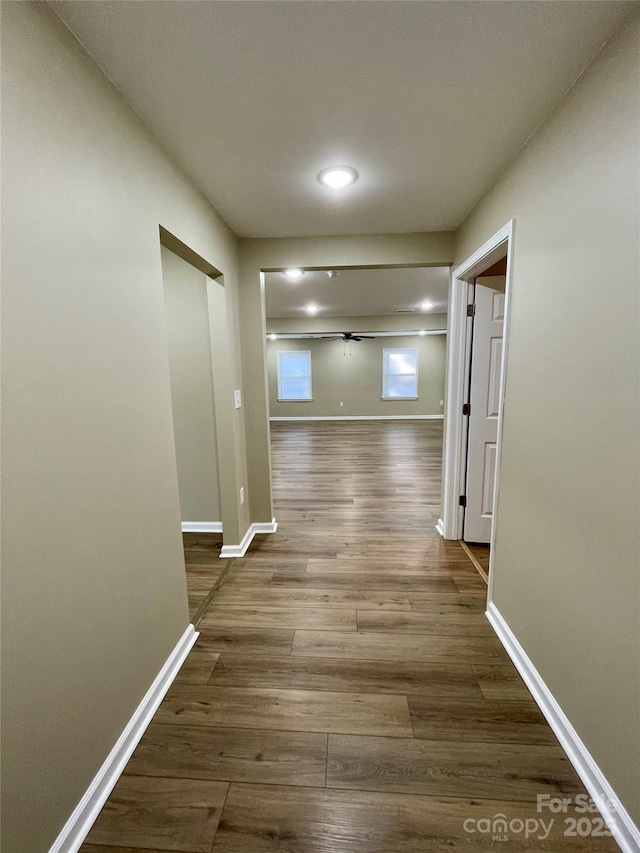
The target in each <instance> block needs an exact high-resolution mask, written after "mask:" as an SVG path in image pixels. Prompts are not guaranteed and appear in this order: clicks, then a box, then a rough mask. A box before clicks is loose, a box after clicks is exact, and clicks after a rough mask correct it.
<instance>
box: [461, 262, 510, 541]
mask: <svg viewBox="0 0 640 853" xmlns="http://www.w3.org/2000/svg"><path fill="white" fill-rule="evenodd" d="M480 282H482V284H481V283H480ZM504 285H505V277H504V276H494V277H485V278H478V279H476V286H475V315H474V320H473V343H472V347H471V387H470V394H469V402H470V405H471V411H470V414H469V432H468V445H467V447H468V449H467V486H466V499H467V504H466V509H465V513H464V539H465V540H466V541H467V542H485V543H489V542H490V541H491V524H492V522H493V492H494V487H495V476H496V447H497V440H498V407H499V402H500V377H501V370H502V336H503V329H504ZM494 288H495V289H494Z"/></svg>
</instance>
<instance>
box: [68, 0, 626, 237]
mask: <svg viewBox="0 0 640 853" xmlns="http://www.w3.org/2000/svg"><path fill="white" fill-rule="evenodd" d="M51 5H52V6H53V8H54V9H55V11H56V12H57V13H58V15H60V17H61V18H62V19H63V20H64V21H65V22H66V23H67V25H68V26H69V27H70V28H71V30H72V31H73V32H74V33H75V34H76V35H77V37H78V38H79V40H80V41H81V42H82V44H84V45H85V47H86V48H87V50H88V51H89V52H90V53H91V54H92V55H93V57H94V58H95V59H96V61H97V62H98V63H99V65H101V66H102V68H103V69H104V70H105V71H106V73H107V74H108V76H109V77H110V78H111V79H112V80H113V81H114V82H115V83H116V85H117V86H118V87H119V88H120V90H121V91H122V92H123V94H124V95H125V96H126V98H127V99H128V100H129V102H130V103H131V104H132V106H133V107H134V109H135V110H136V111H137V112H138V114H139V115H140V116H141V117H142V119H143V120H144V121H145V122H146V123H147V125H148V126H149V127H150V128H151V129H152V131H153V132H154V134H155V135H156V136H157V138H158V139H159V140H160V141H161V142H162V143H163V145H164V146H165V148H166V149H167V150H168V151H169V152H170V153H171V154H172V155H173V157H174V158H175V160H176V161H177V162H178V163H179V165H180V166H181V167H182V168H183V169H184V170H185V171H186V172H187V174H189V175H190V176H191V177H192V178H193V179H194V181H195V182H196V184H197V185H198V186H199V187H200V188H201V189H202V190H203V192H204V193H205V194H206V195H207V196H208V198H209V199H210V201H211V202H212V204H213V205H214V206H215V207H216V208H217V209H218V210H219V212H220V213H221V214H222V216H223V217H224V218H225V219H226V220H227V221H228V223H229V224H230V225H231V227H232V228H233V229H234V230H235V231H236V233H237V234H239V235H241V236H250V237H257V236H265V237H273V236H275V237H282V236H307V235H309V236H318V235H331V234H365V233H385V232H388V233H392V232H395V233H399V232H412V231H433V230H448V229H451V228H455V227H457V226H458V225H459V224H460V222H461V221H462V220H463V219H464V217H465V216H466V214H467V213H468V212H469V211H470V210H471V209H472V208H473V206H474V205H475V203H476V202H477V201H478V199H479V198H480V196H481V195H482V194H483V193H484V192H485V191H486V190H487V189H488V187H489V186H490V185H491V183H492V182H493V181H494V180H495V178H496V177H497V175H498V174H499V173H500V172H501V170H502V169H503V168H504V167H505V165H506V164H507V163H508V162H509V160H510V159H511V158H512V157H513V156H514V155H515V153H516V152H517V151H518V149H519V148H520V147H521V146H522V144H523V143H524V142H525V141H526V139H527V138H528V137H529V136H530V135H531V133H532V132H533V131H534V130H535V129H536V127H537V126H538V124H539V123H540V122H541V121H542V120H543V119H544V118H545V116H546V115H547V114H548V113H549V112H550V111H551V109H552V108H553V107H554V105H555V104H556V103H557V102H558V100H559V99H560V98H561V96H562V95H563V93H564V92H566V90H567V89H568V88H569V86H570V85H571V84H572V83H573V82H574V81H575V80H576V78H577V77H578V76H579V74H580V73H581V71H582V70H583V69H584V68H585V66H586V65H587V64H588V63H589V61H590V60H591V59H592V58H593V57H594V55H595V54H596V52H597V51H598V49H599V48H600V47H601V45H602V44H603V42H604V41H605V40H606V38H607V37H608V36H609V35H610V34H611V32H612V31H613V30H614V29H615V28H616V26H617V25H618V24H619V22H620V21H621V19H622V17H623V16H624V14H625V13H626V12H627V11H629V9H630V4H629V3H625V2H608V0H605V2H599V0H582V1H581V2H574V0H567V2H564V1H563V2H560V1H558V2H554V1H553V0H551V1H550V2H549V0H519V2H515V0H506V2H494V0H486V2H482V0H471V2H467V0H460V2H430V0H423V2H369V0H360V2H349V1H347V2H344V1H343V0H335V2H327V0H307V2H275V1H274V2H263V0H257V2H233V0H232V2H207V0H205V2H200V0H195V1H194V0H181V2H147V0H130V2H112V0H96V2H86V0H69V1H67V0H62V2H52V3H51ZM336 164H347V165H352V166H354V167H355V168H356V169H357V170H358V171H359V172H360V180H359V181H358V183H357V184H355V185H354V186H353V187H352V188H350V189H348V190H346V191H345V190H343V191H341V192H336V191H335V190H329V189H327V188H323V187H322V186H321V185H320V184H319V183H318V182H317V180H316V175H317V173H318V172H319V171H320V170H321V169H323V168H324V167H326V166H331V165H336Z"/></svg>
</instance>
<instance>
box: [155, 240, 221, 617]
mask: <svg viewBox="0 0 640 853" xmlns="http://www.w3.org/2000/svg"><path fill="white" fill-rule="evenodd" d="M160 252H161V265H162V283H163V294H164V306H165V319H166V331H167V355H168V363H169V380H170V390H171V414H172V420H173V434H174V443H175V454H176V457H175V458H176V474H177V485H178V497H179V505H180V519H181V531H182V544H183V552H184V560H185V572H186V580H187V596H188V604H189V616H190V619H191V621H192V623H193V624H194V625H197V623H198V622H199V620H200V618H202V616H203V615H204V612H206V608H207V606H208V603H209V602H210V600H211V597H212V594H213V591H215V589H216V588H217V586H219V584H220V582H221V579H222V577H223V573H224V570H225V567H226V563H225V561H221V560H220V552H221V549H222V547H223V518H224V514H225V507H224V500H223V492H222V489H221V473H222V475H224V461H223V460H222V459H221V454H220V447H219V436H220V435H224V420H225V411H224V409H225V407H224V404H223V403H224V397H223V396H222V397H221V395H220V393H219V387H218V386H219V385H220V382H221V377H220V375H219V374H220V372H221V369H222V366H223V365H222V366H221V361H222V362H224V358H222V359H221V358H220V354H219V353H218V352H217V349H216V344H217V345H218V346H219V341H220V338H224V332H225V331H226V326H225V324H226V317H225V310H224V301H225V293H224V280H223V278H222V276H221V274H220V273H219V272H218V271H217V270H215V269H214V268H213V267H211V266H210V265H209V264H207V263H206V262H205V261H203V259H201V258H199V256H196V255H195V253H193V252H191V251H190V250H189V249H188V247H186V246H184V244H182V243H181V242H180V241H178V240H177V239H176V238H174V237H172V235H170V234H168V232H165V231H164V230H163V229H161V245H160ZM221 401H222V404H221Z"/></svg>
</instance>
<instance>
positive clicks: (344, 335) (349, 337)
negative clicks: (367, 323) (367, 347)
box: [322, 332, 375, 341]
mask: <svg viewBox="0 0 640 853" xmlns="http://www.w3.org/2000/svg"><path fill="white" fill-rule="evenodd" d="M322 339H323V340H328V339H331V340H338V339H341V340H343V341H364V340H367V341H373V340H375V335H354V334H353V332H339V333H338V334H337V335H322Z"/></svg>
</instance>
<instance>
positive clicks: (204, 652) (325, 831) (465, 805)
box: [82, 421, 617, 853]
mask: <svg viewBox="0 0 640 853" xmlns="http://www.w3.org/2000/svg"><path fill="white" fill-rule="evenodd" d="M272 445H273V468H274V500H275V512H276V516H277V518H278V522H279V527H278V532H277V533H276V534H275V535H273V536H264V537H259V538H258V539H257V540H256V541H255V542H254V545H253V546H252V548H251V550H250V552H249V553H248V554H247V555H246V556H245V557H244V558H242V559H239V560H236V561H235V562H234V564H233V566H232V567H231V569H230V571H229V574H228V576H227V577H226V578H225V580H224V582H223V584H222V586H221V587H220V588H219V589H218V590H217V591H216V592H215V596H214V598H213V601H212V602H211V603H210V605H209V606H208V610H207V611H206V613H204V615H203V614H202V613H201V614H200V615H201V616H202V618H201V622H200V625H199V630H200V631H201V636H200V638H199V639H198V642H197V643H196V646H195V648H194V649H193V651H192V652H191V654H190V655H189V657H188V659H187V661H186V662H185V664H184V666H183V668H182V670H181V672H180V674H179V676H178V678H177V679H176V682H175V683H174V685H173V686H172V688H171V690H170V691H169V693H168V694H167V697H166V698H165V700H164V701H163V703H162V704H161V706H160V708H159V709H158V712H157V713H156V715H155V717H154V720H153V722H152V724H151V725H150V727H149V729H148V730H147V732H146V734H145V735H144V737H143V739H142V741H141V742H140V744H139V746H138V748H137V749H136V751H135V753H134V755H133V757H132V758H131V761H130V762H129V764H128V766H127V768H126V771H125V774H124V775H123V776H122V778H121V780H120V782H119V783H118V785H117V786H116V788H115V789H114V791H113V793H112V795H111V797H110V798H109V800H108V802H107V804H106V806H105V808H104V809H103V811H102V813H101V814H100V816H99V817H98V820H97V822H96V824H95V826H94V828H93V830H92V831H91V833H90V835H89V837H88V839H87V842H86V843H85V844H84V846H83V847H82V853H137V851H143V850H145V851H147V853H150V851H151V853H153V851H156V853H160V851H167V850H177V851H184V853H200V851H207V853H209V851H210V853H418V852H419V853H425V851H441V853H445V851H447V853H448V851H452V850H463V849H464V850H478V851H480V850H483V851H484V850H490V849H495V850H504V849H509V850H512V849H513V850H529V851H564V850H580V851H594V853H596V851H597V853H600V851H603V853H605V851H609V850H616V849H617V847H616V845H615V843H614V842H613V841H612V839H610V838H607V837H586V838H581V837H571V836H564V830H565V828H566V827H565V825H564V822H563V819H562V816H561V817H560V818H558V817H557V816H556V819H555V821H554V825H553V827H552V828H551V830H550V831H549V833H548V834H547V836H546V837H545V838H541V837H539V835H540V833H538V834H535V833H534V834H530V835H529V837H525V834H524V833H523V832H521V831H520V832H512V833H511V834H510V836H509V839H508V842H505V841H501V840H496V839H494V838H493V837H492V835H491V834H487V833H482V832H480V831H475V832H470V831H468V827H469V826H470V824H469V823H468V822H469V821H471V822H472V823H471V826H472V827H477V826H478V824H477V821H479V820H480V821H481V820H482V819H484V820H487V819H488V820H491V819H492V818H493V817H494V816H495V815H497V814H503V815H505V816H506V817H507V819H508V820H509V821H512V820H516V821H517V820H521V821H525V820H529V821H533V820H537V819H539V818H540V817H544V818H545V819H547V818H548V817H550V815H548V814H546V815H539V814H538V813H537V812H536V797H537V796H538V795H539V794H549V795H551V796H568V797H573V796H575V794H578V793H585V792H584V789H583V788H582V786H581V784H580V782H579V780H578V778H577V776H576V774H575V773H574V771H573V769H572V767H571V765H570V764H569V761H568V760H567V758H566V756H565V755H564V753H563V751H562V750H561V749H560V747H559V745H558V744H557V742H556V740H555V738H554V736H553V734H552V732H551V730H550V729H549V727H548V726H547V724H546V722H545V720H544V718H543V717H542V715H541V714H540V712H539V710H538V708H537V706H536V705H535V703H534V702H533V700H532V699H531V697H530V695H529V693H528V691H527V689H526V687H525V685H524V684H523V683H522V681H521V679H520V677H519V676H518V674H517V672H516V670H515V669H514V667H513V665H512V664H511V662H510V660H509V658H508V657H507V655H506V654H505V652H504V650H503V648H502V646H501V645H500V643H499V642H498V640H497V638H496V637H495V634H494V633H493V631H492V629H491V627H490V626H489V624H488V622H487V620H486V618H485V616H484V606H485V600H486V584H485V582H484V581H483V579H482V578H481V577H480V576H479V575H478V573H477V571H476V570H475V568H474V567H473V565H472V564H471V562H470V560H469V558H468V557H467V555H466V554H465V553H464V551H463V550H462V548H461V547H460V546H459V545H458V543H455V542H445V541H443V540H442V539H441V538H440V537H439V536H438V535H437V534H436V532H435V529H434V525H435V523H436V520H437V517H438V512H439V504H440V460H441V455H442V427H441V424H440V423H439V422H433V421H431V422H430V421H395V422H394V421H374V422H368V423H367V422H306V423H295V422H291V423H277V424H274V425H273V427H272ZM217 547H218V546H217V543H216V542H215V541H213V540H211V539H210V538H209V537H202V536H195V535H190V536H186V537H185V554H186V561H187V576H188V587H189V598H190V608H191V612H192V614H195V613H196V611H197V610H198V609H199V608H201V607H202V606H203V602H204V601H205V599H206V597H207V593H208V591H209V590H210V589H211V586H212V585H213V584H214V583H215V582H216V580H217V579H218V578H219V573H220V571H221V569H222V566H221V565H220V564H221V563H223V562H224V561H220V560H218V559H217ZM465 821H467V823H466V824H465ZM547 822H548V821H547ZM465 826H466V827H467V829H465ZM540 832H541V833H543V832H544V831H543V830H542V829H541V830H540Z"/></svg>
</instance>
